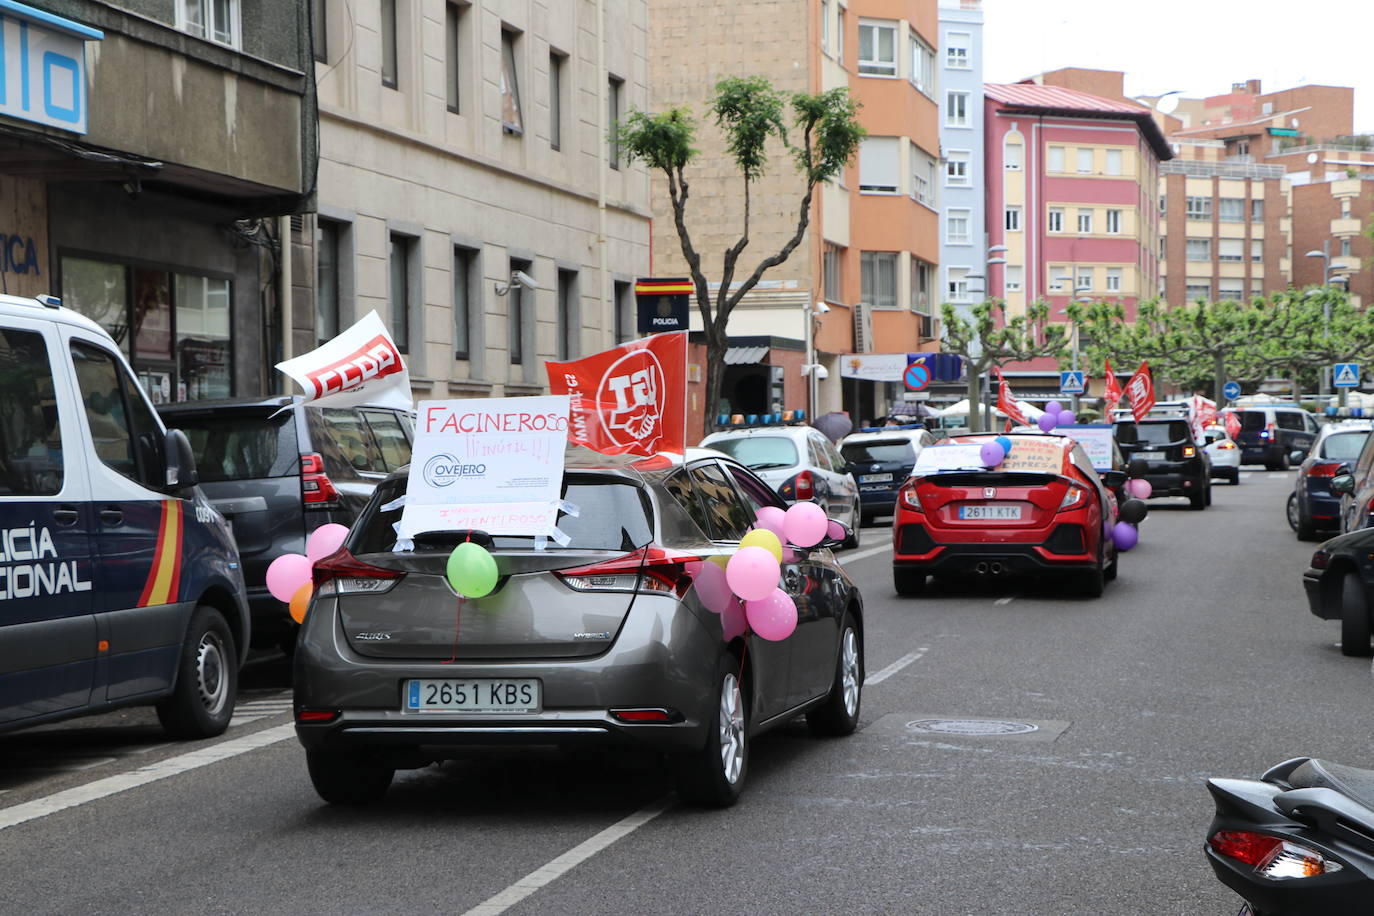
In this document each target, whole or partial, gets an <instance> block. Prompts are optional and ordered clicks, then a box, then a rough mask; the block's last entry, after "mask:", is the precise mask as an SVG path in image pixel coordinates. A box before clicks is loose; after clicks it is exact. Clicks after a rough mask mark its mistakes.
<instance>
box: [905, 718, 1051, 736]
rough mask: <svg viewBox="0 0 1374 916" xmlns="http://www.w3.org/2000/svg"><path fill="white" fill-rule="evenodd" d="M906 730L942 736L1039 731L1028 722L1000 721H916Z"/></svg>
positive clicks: (908, 725) (1016, 733) (909, 723)
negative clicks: (934, 733) (935, 733)
mask: <svg viewBox="0 0 1374 916" xmlns="http://www.w3.org/2000/svg"><path fill="white" fill-rule="evenodd" d="M906 727H907V728H910V729H914V730H915V731H920V732H937V733H939V734H942V735H975V736H976V735H1024V734H1027V733H1029V732H1033V731H1039V730H1040V726H1038V725H1031V724H1030V723H1029V722H1007V721H1003V720H1001V719H917V720H916V721H914V722H908V723H907V724H906Z"/></svg>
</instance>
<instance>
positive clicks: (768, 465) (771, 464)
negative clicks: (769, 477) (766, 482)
mask: <svg viewBox="0 0 1374 916" xmlns="http://www.w3.org/2000/svg"><path fill="white" fill-rule="evenodd" d="M791 466H792V465H790V464H787V463H785V462H778V461H765V462H763V463H762V464H749V465H745V467H747V468H749V470H751V471H767V470H770V469H772V468H790V467H791Z"/></svg>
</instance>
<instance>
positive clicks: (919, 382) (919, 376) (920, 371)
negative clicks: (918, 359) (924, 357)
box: [902, 363, 930, 391]
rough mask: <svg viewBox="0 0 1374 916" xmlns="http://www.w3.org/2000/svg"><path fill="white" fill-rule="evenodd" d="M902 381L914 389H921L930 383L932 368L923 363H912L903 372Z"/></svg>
mask: <svg viewBox="0 0 1374 916" xmlns="http://www.w3.org/2000/svg"><path fill="white" fill-rule="evenodd" d="M902 381H903V382H905V383H906V386H907V388H909V389H911V390H912V391H920V390H921V389H923V388H925V387H926V386H927V385H929V384H930V370H929V369H927V368H926V367H925V366H924V365H922V364H921V363H912V364H911V365H910V366H907V367H906V371H905V372H903V373H902Z"/></svg>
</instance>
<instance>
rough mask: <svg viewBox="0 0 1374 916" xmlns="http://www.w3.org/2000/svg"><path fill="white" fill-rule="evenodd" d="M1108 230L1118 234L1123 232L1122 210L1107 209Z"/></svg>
mask: <svg viewBox="0 0 1374 916" xmlns="http://www.w3.org/2000/svg"><path fill="white" fill-rule="evenodd" d="M1107 232H1109V233H1112V234H1116V233H1119V232H1121V211H1120V210H1108V211H1107Z"/></svg>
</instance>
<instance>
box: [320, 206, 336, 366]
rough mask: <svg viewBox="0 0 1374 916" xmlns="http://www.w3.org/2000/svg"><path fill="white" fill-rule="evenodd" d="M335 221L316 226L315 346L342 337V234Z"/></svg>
mask: <svg viewBox="0 0 1374 916" xmlns="http://www.w3.org/2000/svg"><path fill="white" fill-rule="evenodd" d="M341 228H342V227H341V226H340V225H339V224H338V223H336V222H334V221H333V220H327V219H322V220H318V221H316V223H315V342H316V343H317V344H322V343H324V342H325V341H327V340H333V339H334V338H335V337H337V336H338V335H339V233H340V229H341Z"/></svg>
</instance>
